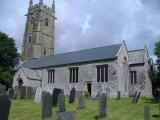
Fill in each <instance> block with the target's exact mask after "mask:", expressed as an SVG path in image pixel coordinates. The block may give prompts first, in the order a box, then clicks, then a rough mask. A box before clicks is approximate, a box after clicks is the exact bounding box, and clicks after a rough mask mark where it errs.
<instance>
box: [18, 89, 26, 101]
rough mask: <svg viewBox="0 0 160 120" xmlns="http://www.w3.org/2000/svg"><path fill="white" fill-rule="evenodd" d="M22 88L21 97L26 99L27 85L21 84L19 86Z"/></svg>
mask: <svg viewBox="0 0 160 120" xmlns="http://www.w3.org/2000/svg"><path fill="white" fill-rule="evenodd" d="M19 90H20V97H19V98H20V99H25V98H26V86H21V87H20V88H19Z"/></svg>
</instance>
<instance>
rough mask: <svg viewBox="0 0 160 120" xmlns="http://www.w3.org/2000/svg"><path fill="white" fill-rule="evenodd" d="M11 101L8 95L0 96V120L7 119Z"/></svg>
mask: <svg viewBox="0 0 160 120" xmlns="http://www.w3.org/2000/svg"><path fill="white" fill-rule="evenodd" d="M10 106H11V101H10V100H9V98H8V96H6V95H2V96H0V120H8V116H9V112H10Z"/></svg>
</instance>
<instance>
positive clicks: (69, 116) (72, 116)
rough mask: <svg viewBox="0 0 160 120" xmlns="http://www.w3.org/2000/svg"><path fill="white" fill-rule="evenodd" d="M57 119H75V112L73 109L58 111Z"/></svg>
mask: <svg viewBox="0 0 160 120" xmlns="http://www.w3.org/2000/svg"><path fill="white" fill-rule="evenodd" d="M57 120H76V113H75V112H74V111H70V112H62V113H58V114H57Z"/></svg>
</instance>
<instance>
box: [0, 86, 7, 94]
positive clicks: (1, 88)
mask: <svg viewBox="0 0 160 120" xmlns="http://www.w3.org/2000/svg"><path fill="white" fill-rule="evenodd" d="M0 95H6V86H4V85H2V84H0Z"/></svg>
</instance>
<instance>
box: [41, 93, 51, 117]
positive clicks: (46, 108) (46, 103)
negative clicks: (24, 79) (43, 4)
mask: <svg viewBox="0 0 160 120" xmlns="http://www.w3.org/2000/svg"><path fill="white" fill-rule="evenodd" d="M42 94H43V95H42V119H47V118H51V117H52V96H51V95H50V93H48V92H44V91H43V92H42Z"/></svg>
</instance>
